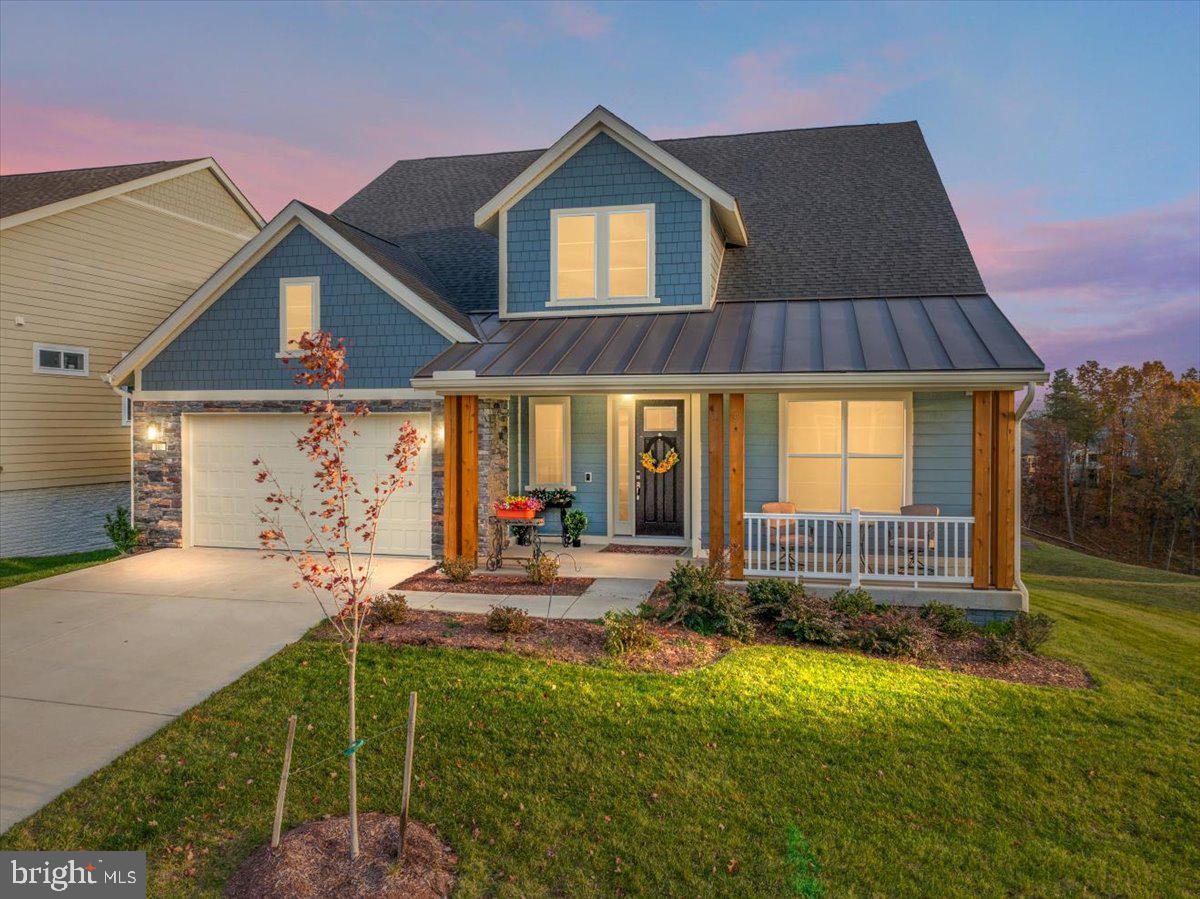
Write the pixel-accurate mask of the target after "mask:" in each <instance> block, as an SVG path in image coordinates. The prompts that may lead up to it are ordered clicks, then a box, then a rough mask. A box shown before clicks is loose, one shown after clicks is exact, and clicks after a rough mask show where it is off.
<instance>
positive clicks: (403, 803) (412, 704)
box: [400, 690, 417, 861]
mask: <svg viewBox="0 0 1200 899" xmlns="http://www.w3.org/2000/svg"><path fill="white" fill-rule="evenodd" d="M416 736H417V691H416V690H413V691H412V692H411V693H409V694H408V733H407V734H406V735H405V739H404V792H403V793H402V794H401V798H400V861H404V844H405V841H406V839H407V837H408V794H409V791H410V789H411V787H412V762H413V740H414V739H416Z"/></svg>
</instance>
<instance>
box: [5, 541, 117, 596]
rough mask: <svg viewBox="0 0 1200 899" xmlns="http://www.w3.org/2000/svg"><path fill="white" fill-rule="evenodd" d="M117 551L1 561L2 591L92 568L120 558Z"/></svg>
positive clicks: (27, 557)
mask: <svg viewBox="0 0 1200 899" xmlns="http://www.w3.org/2000/svg"><path fill="white" fill-rule="evenodd" d="M119 555H120V553H118V552H117V551H116V550H115V549H94V550H92V551H91V552H86V553H68V554H67V555H65V556H14V557H12V558H10V559H0V589H2V588H4V587H15V586H17V584H24V583H28V582H29V581H37V580H41V579H42V578H44V577H53V576H54V575H56V574H66V573H67V572H68V571H75V570H76V569H77V568H90V567H91V566H93V565H99V564H100V563H101V562H107V561H108V560H109V559H115V558H116V557H117V556H119Z"/></svg>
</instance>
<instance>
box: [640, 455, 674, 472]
mask: <svg viewBox="0 0 1200 899" xmlns="http://www.w3.org/2000/svg"><path fill="white" fill-rule="evenodd" d="M678 461H679V453H677V452H675V450H671V451H670V452H668V453H667V455H666V457H665V458H664V459H663V460H662V461H661V462H660V461H659V460H658V459H655V458H654V453H651V452H648V451H647V452H644V453H642V468H644V469H646V471H652V472H654V473H655V474H666V473H667V472H668V471H670V470H671V469H672V468H674V467H675V464H676V463H677V462H678Z"/></svg>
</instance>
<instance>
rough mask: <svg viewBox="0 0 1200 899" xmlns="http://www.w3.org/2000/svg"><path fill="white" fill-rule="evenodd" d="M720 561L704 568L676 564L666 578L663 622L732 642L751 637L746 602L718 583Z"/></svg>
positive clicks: (743, 598)
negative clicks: (665, 602) (666, 594)
mask: <svg viewBox="0 0 1200 899" xmlns="http://www.w3.org/2000/svg"><path fill="white" fill-rule="evenodd" d="M722 580H723V576H722V574H721V565H720V560H719V559H718V560H717V564H711V563H710V564H708V565H704V566H698V565H689V564H687V563H686V562H676V563H675V567H674V568H673V569H672V571H671V576H670V577H669V578H668V579H667V590H668V592H669V594H670V595H669V597H668V600H667V608H666V610H665V611H664V612H663V619H664V620H666V621H671V622H673V623H677V624H682V625H683V626H684V627H686V628H689V629H690V630H694V631H696V632H697V633H700V634H705V635H711V634H722V635H724V636H726V637H733V638H734V639H735V640H749V639H751V638H752V637H753V636H754V622H753V621H752V620H751V611H750V601H749V600H748V599H747V598H746V595H745V594H744V593H739V592H738V591H736V590H732V589H730V588H728V587H726V586H725V585H724V584H722Z"/></svg>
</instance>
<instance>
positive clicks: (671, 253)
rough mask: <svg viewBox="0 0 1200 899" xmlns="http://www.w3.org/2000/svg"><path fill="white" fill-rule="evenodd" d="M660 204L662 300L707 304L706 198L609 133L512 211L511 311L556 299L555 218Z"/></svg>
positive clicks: (657, 233)
mask: <svg viewBox="0 0 1200 899" xmlns="http://www.w3.org/2000/svg"><path fill="white" fill-rule="evenodd" d="M632 203H653V204H654V220H655V230H654V245H655V252H654V267H655V290H656V294H655V295H656V296H658V297H659V298H660V299H661V300H662V305H664V306H677V305H682V304H696V303H700V302H702V301H704V300H705V299H706V298H703V297H701V288H702V277H701V265H702V260H703V253H702V250H701V246H702V241H703V240H706V239H708V237H709V236H708V234H706V233H705V232H706V230H707V223H706V222H703V221H702V204H701V202H700V199H699V198H698V197H696V196H695V195H694V194H692V193H690V192H689V191H687V190H686V189H684V188H683V187H680V186H679V185H678V184H676V183H675V182H674V181H672V180H671V179H670V178H668V177H667V176H666V175H664V174H663V173H662V172H660V171H659V170H658V169H656V168H655V167H654V166H652V165H650V164H649V163H647V162H645V161H644V160H642V159H641V158H639V157H638V156H636V155H635V154H633V153H631V152H630V151H629V150H627V149H625V148H624V147H623V146H621V145H620V144H619V143H617V142H616V141H615V140H613V139H612V138H611V137H609V136H608V135H607V134H598V135H596V136H595V137H594V138H592V139H591V140H590V141H588V143H587V144H585V145H584V146H583V147H580V149H579V150H578V151H576V153H575V155H574V156H572V157H571V158H570V159H568V160H567V161H566V162H564V163H563V164H562V165H561V166H559V167H558V169H556V170H555V171H554V172H553V173H552V174H551V175H550V176H549V177H548V178H546V180H544V181H543V182H542V183H541V184H539V185H538V186H537V187H535V188H534V189H533V190H531V191H530V192H529V193H528V194H527V195H526V196H524V197H522V198H521V200H520V202H518V203H517V204H515V205H514V206H513V207H512V208H511V209H509V210H508V235H507V237H508V246H507V249H508V299H507V303H508V311H510V312H531V311H536V310H539V309H542V308H544V307H545V305H546V302H547V300H549V299H550V211H551V210H552V209H570V208H574V207H580V206H621V205H626V204H632Z"/></svg>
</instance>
